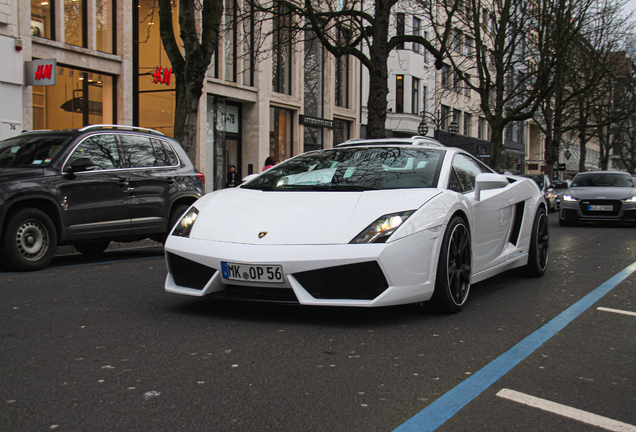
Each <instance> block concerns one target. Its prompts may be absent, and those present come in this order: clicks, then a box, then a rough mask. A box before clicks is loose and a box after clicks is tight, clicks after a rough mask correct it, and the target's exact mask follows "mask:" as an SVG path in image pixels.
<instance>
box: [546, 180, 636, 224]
mask: <svg viewBox="0 0 636 432" xmlns="http://www.w3.org/2000/svg"><path fill="white" fill-rule="evenodd" d="M585 221H596V222H631V223H632V224H636V186H634V182H633V180H632V178H631V176H630V175H629V174H628V173H624V172H619V171H588V172H582V173H578V174H577V175H576V176H575V177H574V179H573V180H572V186H570V188H569V189H568V190H566V191H565V192H564V194H563V198H562V202H561V209H560V211H559V224H561V225H572V224H574V223H577V222H585Z"/></svg>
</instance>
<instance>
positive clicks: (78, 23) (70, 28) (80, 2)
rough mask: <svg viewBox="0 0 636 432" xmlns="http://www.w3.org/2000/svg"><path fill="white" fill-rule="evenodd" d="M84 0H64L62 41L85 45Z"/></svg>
mask: <svg viewBox="0 0 636 432" xmlns="http://www.w3.org/2000/svg"><path fill="white" fill-rule="evenodd" d="M86 39H87V38H86V0H64V42H66V43H67V44H70V45H77V46H80V47H86Z"/></svg>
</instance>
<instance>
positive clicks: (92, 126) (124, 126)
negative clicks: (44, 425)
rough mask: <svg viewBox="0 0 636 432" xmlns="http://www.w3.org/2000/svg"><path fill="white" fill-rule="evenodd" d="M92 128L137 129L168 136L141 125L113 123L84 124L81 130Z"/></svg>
mask: <svg viewBox="0 0 636 432" xmlns="http://www.w3.org/2000/svg"><path fill="white" fill-rule="evenodd" d="M92 129H118V130H135V131H143V132H149V133H155V134H157V135H162V136H166V134H164V133H163V132H159V131H157V130H154V129H148V128H144V127H139V126H128V125H113V124H95V125H88V126H84V127H83V128H81V129H80V130H79V131H80V132H85V131H89V130H92Z"/></svg>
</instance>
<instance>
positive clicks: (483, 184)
mask: <svg viewBox="0 0 636 432" xmlns="http://www.w3.org/2000/svg"><path fill="white" fill-rule="evenodd" d="M509 184H510V182H508V177H506V176H504V175H501V174H491V173H482V174H478V175H477V178H476V179H475V199H476V200H477V201H479V200H480V195H481V192H482V191H485V190H491V189H501V188H503V187H506V186H508V185H509Z"/></svg>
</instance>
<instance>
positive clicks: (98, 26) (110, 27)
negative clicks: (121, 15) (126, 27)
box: [95, 0, 117, 54]
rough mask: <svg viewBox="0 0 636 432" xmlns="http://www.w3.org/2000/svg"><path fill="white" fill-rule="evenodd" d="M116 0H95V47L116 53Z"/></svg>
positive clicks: (98, 49) (102, 50)
mask: <svg viewBox="0 0 636 432" xmlns="http://www.w3.org/2000/svg"><path fill="white" fill-rule="evenodd" d="M116 28H117V24H116V22H115V0H95V42H96V45H95V49H96V50H97V51H101V52H105V53H110V54H115V29H116Z"/></svg>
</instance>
